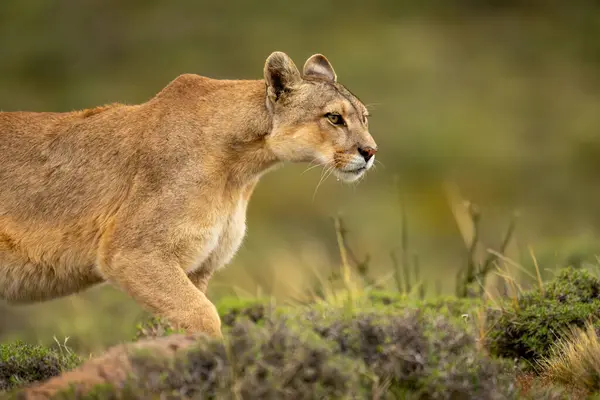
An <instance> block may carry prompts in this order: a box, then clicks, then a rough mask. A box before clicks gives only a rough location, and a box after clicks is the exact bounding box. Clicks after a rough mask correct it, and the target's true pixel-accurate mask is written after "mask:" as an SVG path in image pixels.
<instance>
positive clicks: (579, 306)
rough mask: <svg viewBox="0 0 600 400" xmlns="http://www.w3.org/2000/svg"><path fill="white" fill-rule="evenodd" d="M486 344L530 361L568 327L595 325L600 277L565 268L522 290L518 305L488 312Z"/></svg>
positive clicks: (501, 353) (500, 352)
mask: <svg viewBox="0 0 600 400" xmlns="http://www.w3.org/2000/svg"><path fill="white" fill-rule="evenodd" d="M489 317H490V318H489V323H490V327H491V331H490V333H489V335H488V345H489V348H490V350H491V351H492V353H493V354H495V355H498V356H502V357H509V358H521V359H525V360H527V361H530V362H532V364H533V363H534V362H535V361H537V360H539V359H540V358H541V357H543V356H545V355H547V354H549V351H550V348H551V347H552V345H553V344H554V343H556V342H557V340H558V339H559V338H560V337H562V336H563V335H564V333H565V332H567V331H568V329H569V328H570V327H575V326H576V327H580V328H583V327H584V325H585V323H586V321H588V320H592V321H593V323H595V324H598V317H600V280H598V278H596V277H595V276H593V275H592V274H590V273H589V272H588V271H586V270H583V269H573V268H566V269H563V270H561V271H560V272H559V274H558V275H557V276H556V278H555V279H554V280H552V281H550V282H548V283H546V284H545V285H544V286H543V290H541V289H540V288H537V289H535V290H531V291H529V292H526V293H524V294H523V295H521V296H520V297H519V298H518V304H517V305H515V304H507V305H506V308H505V309H504V310H502V311H496V312H492V313H490V315H489Z"/></svg>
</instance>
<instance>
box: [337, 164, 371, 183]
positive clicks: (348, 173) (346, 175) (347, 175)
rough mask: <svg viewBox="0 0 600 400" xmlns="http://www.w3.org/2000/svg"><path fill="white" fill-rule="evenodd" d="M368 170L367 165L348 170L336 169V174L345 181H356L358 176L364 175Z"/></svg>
mask: <svg viewBox="0 0 600 400" xmlns="http://www.w3.org/2000/svg"><path fill="white" fill-rule="evenodd" d="M366 170H367V167H366V166H364V167H359V168H354V169H347V170H344V169H336V170H335V176H336V177H337V178H338V179H340V180H342V181H344V182H354V181H356V180H357V179H358V178H360V177H361V176H363V174H364V173H365V171H366Z"/></svg>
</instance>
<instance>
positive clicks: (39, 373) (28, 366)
mask: <svg viewBox="0 0 600 400" xmlns="http://www.w3.org/2000/svg"><path fill="white" fill-rule="evenodd" d="M80 363H81V358H80V357H79V356H77V355H76V354H72V353H70V352H68V350H66V349H57V350H55V349H50V348H47V347H43V346H36V345H30V344H26V343H23V342H15V343H10V344H0V392H2V391H5V390H10V389H12V388H14V387H18V386H23V385H27V384H28V383H31V382H36V381H40V380H45V379H48V378H50V377H53V376H56V375H59V374H60V373H61V372H63V371H66V370H70V369H72V368H75V367H76V366H77V365H79V364H80Z"/></svg>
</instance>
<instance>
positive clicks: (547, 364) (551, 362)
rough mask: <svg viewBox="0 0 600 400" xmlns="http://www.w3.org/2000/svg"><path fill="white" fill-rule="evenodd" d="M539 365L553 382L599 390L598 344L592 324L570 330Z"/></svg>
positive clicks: (599, 342)
mask: <svg viewBox="0 0 600 400" xmlns="http://www.w3.org/2000/svg"><path fill="white" fill-rule="evenodd" d="M539 364H540V366H541V368H542V370H543V374H544V375H545V376H546V377H548V378H550V379H552V380H555V381H559V382H563V383H566V384H574V385H576V386H578V387H579V388H581V389H586V390H589V391H597V390H600V340H599V338H598V333H597V332H596V328H595V327H594V325H593V323H592V322H591V321H588V322H587V323H586V326H585V329H581V328H573V329H572V330H571V334H570V335H568V336H566V337H565V338H564V339H562V340H560V341H559V342H558V343H557V344H556V345H555V347H554V348H553V349H552V352H551V355H550V356H549V357H547V358H544V359H542V360H541V361H540V362H539Z"/></svg>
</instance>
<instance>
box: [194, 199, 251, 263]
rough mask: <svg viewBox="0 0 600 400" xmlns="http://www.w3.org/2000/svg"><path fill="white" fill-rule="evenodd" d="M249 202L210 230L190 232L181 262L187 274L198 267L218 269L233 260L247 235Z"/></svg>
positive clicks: (215, 222) (236, 208)
mask: <svg viewBox="0 0 600 400" xmlns="http://www.w3.org/2000/svg"><path fill="white" fill-rule="evenodd" d="M246 206H247V202H246V201H243V200H240V201H238V202H237V203H236V204H234V205H232V206H231V207H230V209H229V210H227V212H226V213H224V215H222V216H220V217H219V218H217V219H216V220H215V221H214V222H213V224H212V225H211V226H210V227H209V228H204V229H199V230H197V231H195V232H190V233H191V235H189V236H188V237H189V240H185V242H186V244H187V246H185V247H187V248H186V249H185V251H184V252H185V253H187V254H189V255H190V257H184V258H185V260H182V263H183V264H185V269H186V271H187V272H188V273H191V272H194V271H196V270H197V269H198V268H200V267H202V268H210V269H213V270H215V269H218V268H221V267H223V266H225V265H226V264H227V263H229V262H230V261H231V259H232V258H233V256H234V255H235V253H236V252H237V250H238V249H239V247H240V245H241V244H242V241H243V239H244V235H245V234H246Z"/></svg>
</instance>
